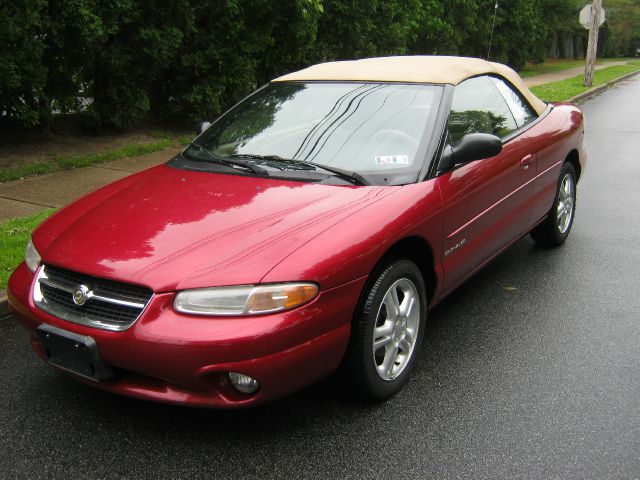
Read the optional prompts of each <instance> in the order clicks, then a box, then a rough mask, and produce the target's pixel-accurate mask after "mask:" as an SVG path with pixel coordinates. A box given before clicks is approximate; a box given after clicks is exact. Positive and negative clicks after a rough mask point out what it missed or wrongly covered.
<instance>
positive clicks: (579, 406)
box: [0, 77, 640, 479]
mask: <svg viewBox="0 0 640 480" xmlns="http://www.w3.org/2000/svg"><path fill="white" fill-rule="evenodd" d="M584 112H585V114H586V118H587V123H586V127H587V135H588V147H589V153H590V158H589V165H588V168H587V170H586V172H585V176H584V179H583V181H582V182H581V183H580V185H579V189H578V193H579V197H578V212H577V218H576V222H575V224H574V228H573V232H572V235H571V237H570V239H569V240H568V242H567V243H566V244H565V246H564V247H562V248H560V249H557V250H553V251H548V250H542V249H539V248H537V247H535V246H534V244H533V242H532V241H531V240H530V239H529V238H525V239H523V240H521V241H520V242H518V243H517V244H516V245H514V246H513V247H512V248H511V249H509V250H508V251H507V252H506V253H505V254H504V255H502V256H501V257H500V258H499V259H497V260H496V261H495V262H493V263H492V264H491V265H489V266H488V267H487V268H486V269H485V270H484V271H482V272H480V273H479V274H478V275H477V276H476V277H474V278H473V279H472V280H470V281H469V282H467V284H465V285H464V286H463V287H462V288H461V289H460V290H458V291H457V292H456V293H455V294H453V295H452V296H451V297H450V298H449V299H448V300H447V301H445V302H444V303H443V304H441V305H440V306H439V307H438V308H436V309H435V310H434V311H433V312H432V313H431V316H430V322H429V325H428V331H427V335H426V345H425V348H424V349H423V351H422V355H421V357H420V362H419V365H418V366H417V368H416V370H415V371H414V375H413V378H412V380H411V382H410V383H409V385H408V387H407V388H406V390H405V391H403V392H402V393H401V394H399V395H397V396H396V397H395V398H394V399H392V400H391V401H389V402H387V403H385V404H380V405H362V404H359V403H357V402H356V401H354V400H353V399H352V398H351V397H350V396H349V395H347V394H345V393H344V392H343V391H342V389H341V388H340V384H339V383H337V382H336V381H335V380H328V381H326V382H324V383H322V384H320V385H317V386H315V387H312V388H309V389H307V390H305V391H303V392H301V393H299V394H296V395H294V396H291V397H289V398H286V399H284V400H282V401H279V402H277V403H274V404H271V405H268V406H265V407H262V408H257V409H253V410H247V411H237V412H220V411H208V410H196V409H188V408H179V407H172V406H164V405H158V404H152V403H146V402H142V401H137V400H132V399H127V398H121V397H118V396H114V395H110V394H107V393H103V392H101V391H97V390H93V389H91V388H89V387H86V386H83V385H81V384H79V383H76V382H74V381H73V380H70V379H68V378H66V377H64V376H61V375H59V374H56V373H54V372H53V371H52V370H51V369H50V368H48V367H47V366H46V365H44V364H42V363H41V362H40V361H39V360H38V359H37V358H36V356H35V355H34V354H33V353H32V352H31V350H30V347H29V345H28V344H27V341H26V339H25V337H24V334H23V331H22V330H21V328H20V327H18V326H17V325H16V323H15V322H14V321H13V320H12V319H9V320H6V319H5V320H4V321H0V477H2V478H65V477H75V478H82V477H85V478H116V477H122V478H125V477H126V478H134V477H138V478H159V477H163V478H170V477H171V478H180V477H184V478H243V477H256V478H296V479H297V478H324V479H331V478H425V479H426V478H535V479H539V478H594V479H604V478H632V479H633V478H636V479H637V478H639V477H640V322H639V318H638V317H639V312H640V295H639V294H640V274H639V270H640V246H639V243H638V240H639V239H640V222H639V220H640V218H639V217H640V215H639V214H640V162H638V148H639V147H640V114H639V113H638V112H640V77H635V79H633V80H629V81H626V82H624V84H621V85H620V86H618V87H616V88H614V89H612V90H609V91H607V92H605V93H603V94H601V95H600V96H598V97H596V98H594V99H592V100H590V101H589V102H588V103H586V104H585V105H584Z"/></svg>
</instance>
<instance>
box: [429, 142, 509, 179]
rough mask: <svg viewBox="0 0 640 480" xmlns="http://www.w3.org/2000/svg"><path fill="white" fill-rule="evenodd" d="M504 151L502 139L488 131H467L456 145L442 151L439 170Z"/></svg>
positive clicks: (493, 155)
mask: <svg viewBox="0 0 640 480" xmlns="http://www.w3.org/2000/svg"><path fill="white" fill-rule="evenodd" d="M501 151H502V140H500V139H499V138H498V137H496V136H495V135H490V134H488V133H467V134H466V135H465V136H464V137H462V140H460V143H459V144H458V145H456V146H455V147H450V146H447V147H446V149H445V151H444V152H443V153H442V157H441V158H440V163H439V164H438V170H439V171H445V170H450V169H452V168H453V167H455V166H456V165H462V164H464V163H469V162H473V161H475V160H482V159H483V158H490V157H495V156H496V155H498V154H499V153H500V152H501Z"/></svg>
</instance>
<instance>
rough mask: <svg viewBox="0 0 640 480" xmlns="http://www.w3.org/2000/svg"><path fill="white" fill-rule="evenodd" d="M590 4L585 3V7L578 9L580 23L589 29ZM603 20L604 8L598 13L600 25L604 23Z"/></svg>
mask: <svg viewBox="0 0 640 480" xmlns="http://www.w3.org/2000/svg"><path fill="white" fill-rule="evenodd" d="M591 17H592V15H591V4H589V5H585V7H584V8H583V9H582V10H580V25H582V26H583V27H584V28H586V29H587V30H589V29H590V28H591ZM604 20H605V12H604V8H603V9H602V13H601V14H600V25H599V26H600V27H601V26H602V24H603V23H604Z"/></svg>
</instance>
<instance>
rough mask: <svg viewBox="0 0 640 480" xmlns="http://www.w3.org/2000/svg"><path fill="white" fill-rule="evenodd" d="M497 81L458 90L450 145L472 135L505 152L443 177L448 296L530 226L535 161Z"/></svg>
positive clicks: (482, 80)
mask: <svg viewBox="0 0 640 480" xmlns="http://www.w3.org/2000/svg"><path fill="white" fill-rule="evenodd" d="M496 80H497V79H496V78H493V77H489V76H481V77H475V78H471V79H469V80H467V81H465V82H463V83H461V84H459V85H458V86H457V87H456V89H455V90H454V95H453V101H452V107H451V112H450V116H449V120H448V128H449V141H450V144H451V145H452V146H455V145H457V143H458V142H460V140H461V139H462V137H463V136H464V135H465V134H467V133H476V132H478V133H490V134H493V135H496V136H498V137H500V138H502V139H503V149H502V152H501V153H500V154H498V155H497V156H495V157H492V158H487V159H483V160H477V161H474V162H471V163H468V164H465V165H462V166H460V167H458V168H455V169H454V170H453V171H449V172H446V173H444V174H442V175H441V176H439V177H438V178H437V184H438V187H439V189H440V192H441V196H442V202H443V208H444V211H443V218H444V232H443V234H444V239H443V257H442V263H443V267H444V271H445V280H444V289H445V290H447V291H448V290H450V289H452V288H454V287H456V286H457V285H458V284H460V283H461V282H462V281H464V279H465V278H467V277H468V276H469V275H470V274H471V273H473V272H474V271H475V270H477V269H478V268H479V267H481V266H482V265H483V264H484V263H485V262H487V261H488V260H489V259H490V258H491V257H493V256H494V255H495V254H497V253H498V252H500V251H501V250H502V249H503V248H505V247H506V246H507V245H509V244H510V243H511V242H512V241H513V240H515V239H516V238H518V237H519V236H521V235H523V234H524V233H525V232H526V229H527V228H528V227H529V221H530V214H531V207H530V199H531V197H532V194H533V182H532V181H531V180H532V179H533V178H534V177H535V174H536V172H535V171H536V167H535V156H533V155H531V154H529V152H528V145H527V144H528V142H527V137H526V134H524V133H522V134H520V135H517V133H518V132H517V131H518V129H519V128H520V127H519V126H518V123H517V122H516V117H514V115H513V113H512V111H511V110H510V108H509V106H508V104H507V102H506V101H505V99H504V97H503V96H502V94H501V92H500V91H499V90H498V87H497V86H496Z"/></svg>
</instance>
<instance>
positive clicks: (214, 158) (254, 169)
mask: <svg viewBox="0 0 640 480" xmlns="http://www.w3.org/2000/svg"><path fill="white" fill-rule="evenodd" d="M189 147H194V148H196V149H198V150H199V151H201V152H202V153H204V154H206V155H207V156H208V157H209V158H210V159H211V160H212V161H213V162H216V163H221V164H223V165H231V166H234V167H240V168H244V169H246V170H249V171H251V172H253V173H259V174H260V175H269V171H268V170H267V169H266V168H262V167H260V166H258V165H254V164H253V163H250V162H243V161H242V160H232V159H229V158H222V157H218V156H217V155H215V154H214V153H213V152H212V151H210V150H207V149H206V148H204V147H203V146H202V145H200V144H198V143H195V142H191V143H190V144H189Z"/></svg>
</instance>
